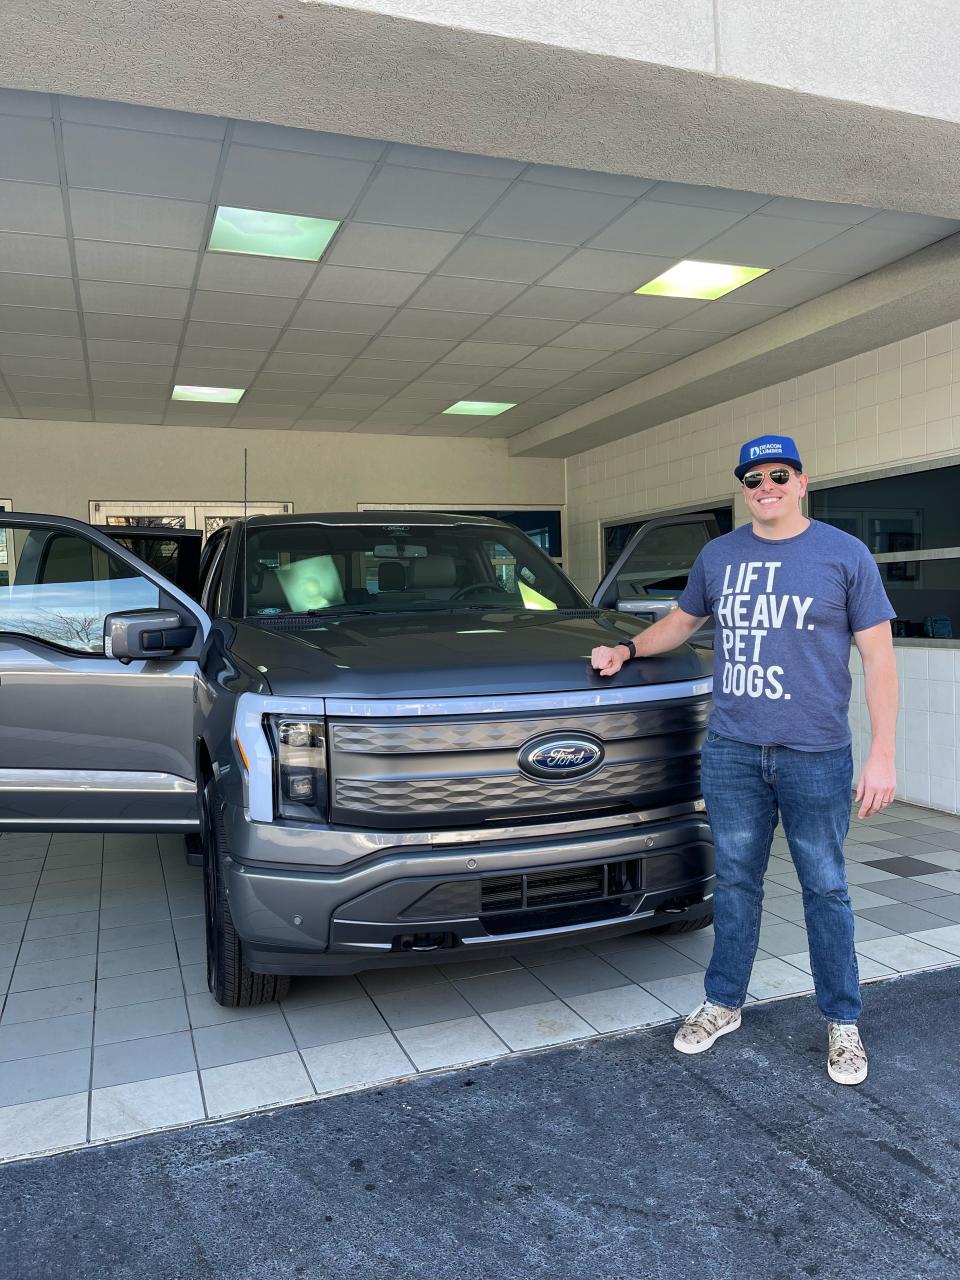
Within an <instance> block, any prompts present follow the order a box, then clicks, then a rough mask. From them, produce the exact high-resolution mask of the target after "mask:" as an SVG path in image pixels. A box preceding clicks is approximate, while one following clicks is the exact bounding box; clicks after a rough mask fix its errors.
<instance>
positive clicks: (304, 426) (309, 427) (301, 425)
mask: <svg viewBox="0 0 960 1280" xmlns="http://www.w3.org/2000/svg"><path fill="white" fill-rule="evenodd" d="M356 421H357V420H356V419H355V418H351V419H349V420H348V421H346V422H345V421H343V420H342V419H340V420H336V421H333V422H329V421H327V420H326V419H325V418H317V417H314V416H313V415H307V414H304V416H303V417H302V418H298V420H297V424H296V426H295V427H294V428H293V430H295V431H326V432H329V433H330V434H331V435H334V434H337V433H347V432H350V431H353V429H354V427H355V426H356Z"/></svg>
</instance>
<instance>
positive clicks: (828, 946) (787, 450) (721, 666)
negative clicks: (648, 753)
mask: <svg viewBox="0 0 960 1280" xmlns="http://www.w3.org/2000/svg"><path fill="white" fill-rule="evenodd" d="M734 474H735V475H736V477H737V479H738V480H739V481H740V482H741V485H742V487H743V497H744V500H745V502H746V505H747V508H748V510H749V512H750V518H751V523H750V524H748V525H744V526H742V527H741V528H738V529H735V530H734V531H733V532H732V533H728V534H725V535H724V536H723V537H721V538H716V539H714V540H713V541H712V542H710V543H708V545H707V546H706V547H704V548H703V550H702V551H701V552H700V555H699V556H698V557H697V560H696V563H695V564H694V566H693V569H692V570H691V573H690V578H689V581H688V583H687V586H686V588H685V590H684V591H683V593H682V594H681V596H680V599H679V601H678V608H677V609H675V610H674V611H673V612H672V613H670V614H668V615H667V616H666V617H665V618H662V619H661V620H660V621H659V622H657V623H655V624H654V625H653V626H651V627H650V628H649V629H648V630H646V631H643V632H641V634H640V635H638V636H636V637H635V639H634V640H633V641H631V642H630V643H629V644H619V645H616V646H615V647H613V648H609V647H607V646H605V645H603V646H600V647H598V648H596V649H594V651H593V654H592V662H593V666H594V668H595V669H596V670H597V671H599V673H600V674H601V675H602V676H612V675H615V674H616V672H617V671H619V670H620V668H621V667H622V666H623V664H624V663H625V662H627V661H629V660H630V658H631V657H642V658H645V657H649V656H652V655H653V654H657V653H665V652H667V651H668V650H670V649H673V648H675V647H676V646H677V645H679V644H682V643H683V642H684V641H685V640H687V639H689V637H690V636H692V635H693V633H694V632H695V631H696V630H697V629H698V628H699V627H701V626H702V625H703V623H704V622H705V621H706V618H707V617H708V616H709V615H710V614H712V615H713V616H714V618H715V619H716V625H717V634H716V641H715V658H714V690H713V697H714V707H713V712H712V715H711V718H710V724H709V728H708V733H707V740H706V742H705V743H704V747H703V757H702V767H703V796H704V799H705V801H706V805H707V814H708V816H709V818H710V825H711V827H712V830H713V837H714V842H715V846H716V872H717V879H716V889H715V894H714V935H715V936H714V947H713V957H712V959H711V961H710V965H709V967H708V969H707V972H706V978H705V984H704V985H705V989H706V990H705V994H706V1000H705V1002H704V1003H703V1004H702V1005H701V1006H700V1008H698V1009H696V1010H695V1011H694V1012H693V1013H692V1014H691V1015H690V1016H689V1017H688V1018H687V1020H686V1022H685V1023H684V1024H683V1026H682V1027H681V1028H680V1030H679V1031H678V1032H677V1035H676V1039H675V1040H674V1047H675V1048H676V1049H678V1050H679V1051H680V1052H681V1053H702V1052H703V1051H704V1050H706V1049H709V1048H710V1047H711V1046H712V1045H713V1044H714V1043H715V1041H716V1040H717V1039H718V1038H719V1037H720V1036H723V1035H727V1034H728V1033H729V1032H731V1031H736V1030H737V1028H738V1027H739V1026H740V1009H741V1006H742V1005H743V1003H744V1001H745V999H746V995H747V983H748V981H749V978H750V972H751V970H752V968H753V961H754V957H755V955H756V951H757V943H758V940H759V933H760V911H761V905H762V902H763V877H764V873H765V871H766V867H767V860H768V858H769V855H770V844H771V840H772V838H773V832H774V828H775V827H776V825H777V819H778V816H779V817H780V818H782V820H783V826H784V830H785V832H786V836H787V841H788V843H789V846H790V853H791V856H792V857H793V861H794V865H795V866H796V869H797V875H798V876H799V879H800V884H801V886H802V889H803V910H804V916H805V919H806V925H807V939H808V942H809V946H810V967H811V970H812V973H813V980H814V986H815V989H816V996H817V1005H818V1007H819V1009H820V1011H821V1013H822V1014H823V1015H824V1017H825V1018H826V1019H827V1023H828V1041H829V1045H828V1050H827V1070H828V1073H829V1075H830V1078H831V1079H832V1080H834V1081H836V1082H837V1083H838V1084H847V1085H853V1084H860V1083H861V1082H862V1081H863V1080H865V1079H866V1076H867V1055H866V1051H865V1050H864V1047H863V1042H862V1040H861V1039H860V1035H859V1032H858V1030H857V1018H858V1017H859V1015H860V1011H861V1002H860V985H859V974H858V972H857V960H856V955H855V953H854V949H853V925H854V920H853V911H852V909H851V906H850V897H849V894H848V892H847V883H846V875H845V871H844V862H843V842H844V838H845V836H846V833H847V827H848V825H849V820H850V790H851V785H852V778H853V764H852V755H851V748H850V728H849V723H848V720H847V712H848V707H849V703H850V673H849V667H848V663H849V656H850V637H851V635H852V637H853V640H854V643H855V644H856V646H857V648H858V649H859V651H860V656H861V658H862V660H863V670H864V680H865V686H866V697H867V705H868V707H869V711H870V722H871V728H872V733H873V742H872V748H871V751H870V755H869V757H868V759H867V761H866V763H865V765H864V767H863V772H862V774H861V777H860V780H859V783H858V785H857V791H856V800H857V803H858V804H859V805H860V809H859V814H858V816H859V817H860V818H867V817H869V816H870V815H871V814H874V813H877V812H879V811H880V810H881V809H884V808H885V807H886V806H887V805H888V804H889V803H890V802H891V800H892V799H893V796H894V791H895V787H896V776H895V772H894V732H895V727H896V716H897V672H896V664H895V660H894V654H893V641H892V636H891V628H890V619H891V618H893V617H894V616H895V614H894V610H893V609H892V608H891V607H890V602H889V600H888V599H887V596H886V592H885V591H884V589H883V586H882V583H881V580H880V574H879V571H878V570H877V566H876V563H875V562H874V560H873V559H872V557H871V555H870V553H869V552H868V550H867V548H866V546H865V545H864V544H863V543H862V542H860V541H859V540H858V539H857V538H853V537H851V536H850V535H849V534H847V533H842V532H841V531H840V530H838V529H834V528H832V527H831V526H830V525H826V524H821V523H820V522H819V521H816V520H808V519H807V518H806V517H805V516H804V515H803V514H802V512H801V508H800V502H801V499H802V498H803V496H804V494H805V493H806V491H807V476H806V475H805V474H804V471H803V464H802V463H801V461H800V457H799V453H798V451H797V447H796V445H795V444H794V442H793V441H792V440H791V439H790V438H789V437H787V436H761V437H759V439H756V440H750V441H748V442H747V444H745V445H744V446H743V448H742V449H741V451H740V462H739V465H738V466H737V467H736V469H735V471H734ZM631 650H632V652H631Z"/></svg>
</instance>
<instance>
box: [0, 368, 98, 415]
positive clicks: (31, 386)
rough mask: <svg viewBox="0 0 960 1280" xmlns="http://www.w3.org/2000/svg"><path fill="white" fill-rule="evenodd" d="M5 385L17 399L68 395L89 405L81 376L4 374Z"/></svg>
mask: <svg viewBox="0 0 960 1280" xmlns="http://www.w3.org/2000/svg"><path fill="white" fill-rule="evenodd" d="M6 381H7V385H8V386H9V388H10V391H11V393H12V394H13V395H15V396H16V397H17V399H18V400H23V401H28V400H43V399H46V397H47V396H51V395H53V396H58V397H59V396H64V397H66V396H70V397H73V398H74V399H77V400H82V401H84V402H85V403H86V405H87V406H88V407H89V403H90V398H89V395H88V393H87V379H86V377H83V378H26V377H20V376H19V375H18V374H12V373H11V374H7V375H6Z"/></svg>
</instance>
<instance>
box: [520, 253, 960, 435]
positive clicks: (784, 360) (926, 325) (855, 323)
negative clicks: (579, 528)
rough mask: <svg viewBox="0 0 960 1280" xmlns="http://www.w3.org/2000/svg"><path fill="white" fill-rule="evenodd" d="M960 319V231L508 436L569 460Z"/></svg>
mask: <svg viewBox="0 0 960 1280" xmlns="http://www.w3.org/2000/svg"><path fill="white" fill-rule="evenodd" d="M958 316H960V234H957V235H954V236H949V237H948V238H947V239H945V240H940V241H938V242H937V243H936V244H933V245H929V246H928V247H927V248H926V249H921V250H920V251H919V253H914V254H911V255H910V257H908V258H902V259H901V260H900V261H899V262H895V263H893V264H892V265H891V266H889V267H883V268H882V269H881V270H879V271H875V272H873V274H871V275H869V276H864V277H863V278H862V279H860V280H854V281H851V283H850V284H846V285H843V286H841V287H840V288H839V289H834V290H833V292H832V293H828V294H824V295H823V296H822V297H819V298H815V299H813V301H811V302H805V303H803V304H802V305H801V306H798V307H794V308H793V309H792V310H790V311H787V312H785V313H784V314H782V315H779V316H775V317H774V318H773V319H772V320H767V321H765V322H764V323H763V324H759V325H755V326H754V327H753V328H752V329H747V330H744V332H742V333H738V334H734V335H733V336H732V337H730V338H726V339H724V340H723V341H722V342H718V343H716V344H715V345H714V346H711V347H708V348H706V349H705V350H704V351H699V352H697V353H695V354H694V355H691V356H687V357H685V358H684V359H682V360H678V361H677V362H676V363H675V364H671V365H668V366H666V368H663V369H658V370H656V371H655V372H654V373H649V374H647V375H646V376H645V377H643V378H638V379H637V380H636V381H635V382H631V383H628V384H627V385H626V386H624V387H619V388H618V389H617V390H616V391H611V392H608V393H607V394H606V395H603V396H599V397H598V398H597V399H596V400H591V401H590V402H589V403H588V404H584V405H580V406H579V407H578V408H576V409H570V410H568V411H567V412H566V413H563V414H561V415H560V416H558V417H556V418H552V419H551V420H550V421H549V422H544V423H541V424H540V425H539V426H536V427H530V428H528V430H526V431H522V432H521V433H520V434H519V435H516V436H513V437H512V438H511V439H510V452H511V454H513V455H515V456H517V457H530V456H538V457H554V458H557V457H569V456H571V455H573V454H576V453H582V452H583V451H584V450H586V449H592V448H595V447H596V446H597V445H602V444H608V443H609V442H610V441H612V440H621V439H624V438H625V437H626V436H630V435H633V434H635V433H636V432H637V431H642V430H643V429H644V428H645V427H652V426H655V425H657V424H658V423H661V422H666V421H669V420H670V419H671V418H676V417H680V416H681V415H683V414H688V413H695V412H696V411H697V410H698V409H705V408H708V407H709V406H710V405H714V404H721V403H723V402H724V401H726V400H732V399H734V398H735V397H736V396H741V395H745V394H747V393H748V392H750V391H756V390H758V389H759V388H761V387H767V386H771V385H772V384H774V383H777V382H782V381H783V380H784V379H786V378H792V377H796V376H797V375H798V374H801V373H807V372H809V371H810V370H811V369H818V368H822V367H823V366H825V365H828V364H833V363H834V362H835V361H838V360H845V359H847V358H848V357H850V356H854V355H859V354H860V353H861V352H863V351H869V350H872V349H873V348H875V347H882V346H885V345H886V344H887V343H889V342H894V341H896V340H898V339H900V338H905V337H909V336H910V335H911V334H914V333H919V332H920V331H921V330H923V329H932V328H935V327H936V326H937V325H940V324H945V323H947V322H948V321H952V320H955V319H956V318H957V317H958Z"/></svg>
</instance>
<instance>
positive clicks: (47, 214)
mask: <svg viewBox="0 0 960 1280" xmlns="http://www.w3.org/2000/svg"><path fill="white" fill-rule="evenodd" d="M0 231H23V232H25V233H26V234H27V235H36V236H65V235H66V234H67V224H66V221H65V220H64V216H63V196H62V195H61V193H60V188H59V187H46V186H41V185H40V184H39V183H34V182H0Z"/></svg>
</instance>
